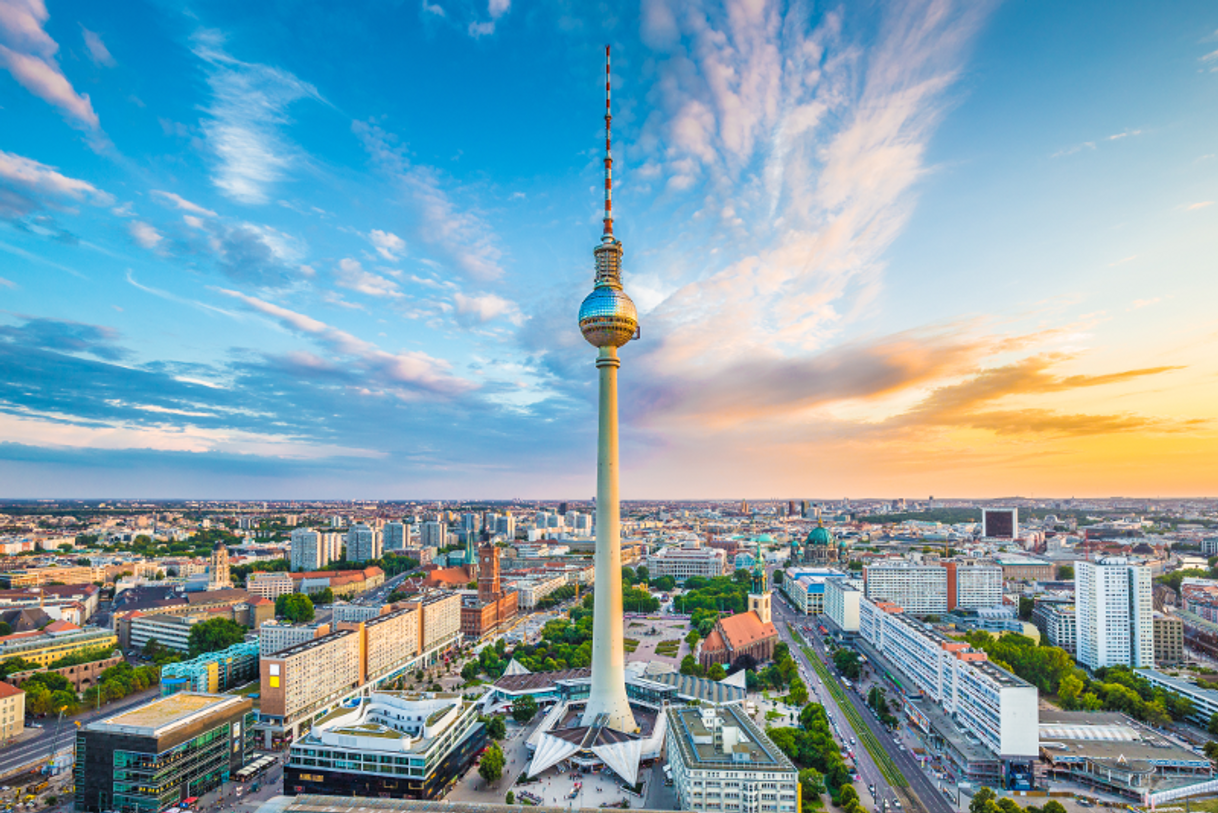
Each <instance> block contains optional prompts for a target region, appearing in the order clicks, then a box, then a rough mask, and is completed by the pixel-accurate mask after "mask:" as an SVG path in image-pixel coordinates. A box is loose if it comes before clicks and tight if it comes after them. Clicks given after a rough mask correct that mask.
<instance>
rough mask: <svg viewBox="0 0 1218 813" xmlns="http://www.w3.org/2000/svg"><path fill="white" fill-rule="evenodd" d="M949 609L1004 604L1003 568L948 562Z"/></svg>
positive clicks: (968, 608) (946, 566)
mask: <svg viewBox="0 0 1218 813" xmlns="http://www.w3.org/2000/svg"><path fill="white" fill-rule="evenodd" d="M943 566H944V568H945V569H946V570H947V609H948V610H955V609H957V608H959V609H961V610H977V609H980V608H982V607H999V606H1001V605H1002V579H1003V576H1002V568H1001V567H999V566H998V565H961V564H958V563H957V562H946V563H944V565H943Z"/></svg>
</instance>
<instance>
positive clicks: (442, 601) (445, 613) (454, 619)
mask: <svg viewBox="0 0 1218 813" xmlns="http://www.w3.org/2000/svg"><path fill="white" fill-rule="evenodd" d="M404 604H406V605H407V606H411V607H418V608H419V611H420V613H421V615H420V616H419V647H420V649H421V650H422V652H423V654H424V655H427V654H428V653H437V652H443V651H444V650H446V649H448V648H449V647H451V646H453V645H454V644H456V642H457V640H458V638H459V637H460V635H461V595H460V594H459V593H444V592H438V591H433V592H429V593H423V594H421V595H418V596H412V597H410V598H408V599H407V600H406V601H405V602H404Z"/></svg>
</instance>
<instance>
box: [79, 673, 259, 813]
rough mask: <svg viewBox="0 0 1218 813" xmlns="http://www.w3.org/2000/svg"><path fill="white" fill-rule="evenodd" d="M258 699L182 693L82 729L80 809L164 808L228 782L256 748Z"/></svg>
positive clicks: (141, 811) (153, 811)
mask: <svg viewBox="0 0 1218 813" xmlns="http://www.w3.org/2000/svg"><path fill="white" fill-rule="evenodd" d="M253 727H254V712H253V702H252V701H250V700H249V699H248V698H244V697H233V696H229V695H213V694H198V693H195V692H179V693H177V694H174V695H170V696H168V697H160V698H157V699H155V700H151V701H149V702H147V703H144V704H143V705H140V706H137V707H135V708H133V709H129V710H127V711H123V712H120V713H118V714H115V715H113V716H111V717H106V718H104V719H101V720H97V721H95V722H92V723H86V724H85V725H84V727H83V728H81V729H80V730H79V731H77V732H76V766H75V779H76V796H75V802H76V805H75V807H76V810H77V811H79V813H85V811H88V812H89V813H100V811H104V810H125V811H134V812H135V813H158V811H161V810H166V809H167V808H170V807H173V806H174V805H176V804H177V803H178V802H181V801H182V800H184V799H189V798H192V797H199V796H202V795H203V794H204V793H207V792H208V791H210V790H214V789H216V788H218V787H220V786H221V785H222V784H224V783H225V782H227V781H228V780H229V778H230V777H231V776H232V774H234V773H236V772H237V771H238V770H240V769H241V768H242V766H244V765H245V763H246V762H247V761H248V760H249V759H250V757H251V756H252V754H253V745H254V741H253Z"/></svg>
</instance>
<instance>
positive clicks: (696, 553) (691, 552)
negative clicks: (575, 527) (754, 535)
mask: <svg viewBox="0 0 1218 813" xmlns="http://www.w3.org/2000/svg"><path fill="white" fill-rule="evenodd" d="M598 527H599V523H598ZM726 565H727V554H726V553H725V552H724V551H722V550H720V549H718V548H708V547H702V546H701V545H699V544H698V543H697V542H687V543H685V544H684V545H681V546H679V547H678V546H676V545H671V546H669V547H667V548H663V549H661V550H660V551H659V552H658V553H654V554H652V555H650V556H648V557H647V570H648V572H649V573H650V574H651V577H652V578H653V579H654V578H659V577H661V576H672V577H673V579H675V580H676V582H677V583H678V584H683V583H684V582H685V580H686V579H688V578H689V577H690V576H702V577H704V578H708V579H709V578H714V577H715V576H722V575H723V570H724V567H725V566H726ZM600 570H601V566H600V564H599V563H597V571H598V572H600Z"/></svg>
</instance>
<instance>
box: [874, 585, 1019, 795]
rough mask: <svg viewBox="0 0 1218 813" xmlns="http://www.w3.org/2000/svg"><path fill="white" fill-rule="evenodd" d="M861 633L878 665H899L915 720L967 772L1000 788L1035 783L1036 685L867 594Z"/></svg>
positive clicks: (892, 667) (908, 707) (899, 676)
mask: <svg viewBox="0 0 1218 813" xmlns="http://www.w3.org/2000/svg"><path fill="white" fill-rule="evenodd" d="M859 633H860V636H861V638H862V639H863V641H865V642H866V644H867V645H868V647H869V648H870V651H868V652H867V654H868V655H874V656H876V657H877V658H879V659H881V664H880V665H877V667H876V668H877V671H878V669H879V668H881V667H882V668H887V669H889V670H890V671H891V670H895V672H894V674H895V675H896V676H897V680H898V681H899V683H900V685H901V686H902V687H903V691H902V694H903V698H902V699H903V700H904V701H905V706H906V712H907V714H908V716H909V719H910V721H911V722H912V723H913V724H914V725H916V726H918V727H919V728H921V729H922V730H923V731H924V732H925V733H926V734H927V735H928V741H929V742H930V743H931V744H932V745H933V746H934V747H935V748H936V749H939V750H940V751H941V752H942V753H943V754H944V755H945V756H946V757H947V758H948V759H949V761H951V762H952V763H954V764H955V765H956V767H957V768H958V770H959V771H960V772H961V773H962V774H963V775H965V776H966V777H969V778H971V779H973V780H976V781H985V782H1000V783H1001V786H1002V787H1019V786H1021V785H1023V784H1029V783H1030V781H1031V776H1032V766H1033V763H1034V762H1035V761H1036V758H1037V755H1038V752H1039V740H1038V738H1037V731H1036V721H1037V719H1038V718H1037V706H1038V700H1039V697H1038V692H1037V689H1036V687H1035V686H1033V685H1032V684H1030V683H1028V682H1027V681H1025V680H1022V679H1020V678H1018V677H1016V676H1015V675H1013V674H1011V673H1010V672H1008V671H1006V670H1005V669H1002V668H1000V667H998V666H995V665H994V664H992V663H990V662H989V659H988V658H987V657H986V654H985V653H984V652H980V651H977V650H974V649H973V648H972V647H970V646H969V645H968V644H967V643H965V642H964V641H960V640H957V639H953V638H948V637H946V636H944V635H941V634H939V633H938V632H936V631H935V630H934V629H933V628H931V627H930V626H929V625H927V624H924V623H922V622H920V621H917V620H915V619H914V618H911V617H910V616H908V615H906V614H905V613H903V612H901V608H900V607H897V606H895V605H893V604H890V603H885V602H875V601H871V600H870V599H867V598H864V599H862V600H861V601H860V603H859ZM995 787H997V786H995Z"/></svg>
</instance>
